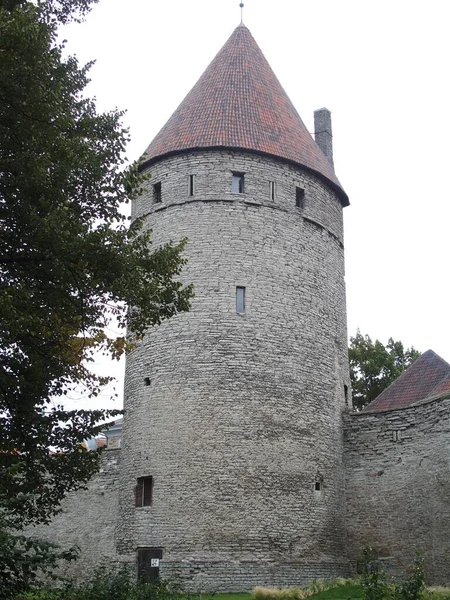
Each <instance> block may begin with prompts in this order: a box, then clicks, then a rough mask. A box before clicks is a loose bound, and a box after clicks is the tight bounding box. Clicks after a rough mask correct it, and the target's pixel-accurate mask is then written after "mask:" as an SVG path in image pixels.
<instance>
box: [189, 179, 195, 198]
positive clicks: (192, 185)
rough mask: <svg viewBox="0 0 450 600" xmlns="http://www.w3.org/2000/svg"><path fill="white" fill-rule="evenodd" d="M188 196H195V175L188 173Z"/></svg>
mask: <svg viewBox="0 0 450 600" xmlns="http://www.w3.org/2000/svg"><path fill="white" fill-rule="evenodd" d="M189 196H195V175H189Z"/></svg>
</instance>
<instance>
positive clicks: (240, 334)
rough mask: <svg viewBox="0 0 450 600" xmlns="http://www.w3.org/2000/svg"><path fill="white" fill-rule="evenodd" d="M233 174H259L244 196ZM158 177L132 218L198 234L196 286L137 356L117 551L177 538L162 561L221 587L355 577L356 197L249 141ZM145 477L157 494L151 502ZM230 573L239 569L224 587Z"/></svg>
mask: <svg viewBox="0 0 450 600" xmlns="http://www.w3.org/2000/svg"><path fill="white" fill-rule="evenodd" d="M232 173H243V174H244V178H245V186H244V193H243V194H233V193H232V188H231V178H232ZM151 174H152V179H151V181H150V182H149V185H148V191H147V193H145V194H144V195H143V196H142V197H141V198H140V199H139V200H138V201H137V202H136V203H135V205H134V206H133V218H137V217H142V218H143V219H144V225H145V227H148V228H151V229H152V230H153V239H154V243H155V244H156V245H158V244H162V243H164V242H167V241H169V240H174V241H178V240H179V239H180V238H182V237H184V236H187V237H188V238H189V242H188V245H187V249H186V256H187V258H188V264H187V266H186V268H185V269H184V271H183V275H182V278H183V280H184V281H185V282H192V283H193V284H194V286H195V294H196V295H195V299H194V301H193V306H192V310H191V312H189V313H187V314H182V315H179V316H177V317H175V318H173V319H171V320H170V321H168V322H165V323H163V324H162V325H161V326H159V327H156V328H153V329H152V330H151V331H149V332H148V334H146V336H145V338H144V340H143V341H142V342H141V344H140V345H139V347H138V348H136V349H135V350H134V351H133V352H132V353H131V354H130V356H129V357H128V360H127V367H126V383H125V417H124V426H123V442H122V453H123V467H124V468H123V472H122V478H121V484H120V485H121V490H120V513H119V519H118V529H117V548H118V552H119V553H120V554H123V553H127V554H128V555H129V556H130V557H131V556H133V555H134V553H135V551H136V549H137V548H138V547H162V548H163V558H162V561H161V573H163V574H164V573H169V572H170V573H172V572H180V573H181V572H183V573H184V576H185V577H186V579H187V580H190V581H191V582H193V583H194V584H195V582H196V581H200V580H201V581H203V582H204V583H205V581H206V580H207V586H208V588H209V589H220V586H222V588H221V589H231V588H230V586H233V585H234V587H235V589H242V587H251V586H252V585H253V584H254V583H255V582H256V580H258V581H257V583H260V584H264V583H270V582H271V581H272V580H273V575H270V573H272V571H273V572H278V574H279V575H278V576H279V577H280V579H279V581H280V583H281V579H282V577H281V573H282V569H285V570H287V571H288V572H290V573H295V577H294V576H293V579H295V578H296V581H298V580H299V579H302V578H303V579H307V578H308V577H310V578H314V577H316V576H317V574H318V573H319V572H320V575H321V576H324V575H325V572H324V571H327V572H329V573H330V575H333V574H335V572H336V570H339V572H342V569H341V566H342V564H343V563H345V564H347V563H346V560H345V552H346V544H345V508H344V474H343V464H342V455H343V447H342V411H343V410H344V409H345V406H346V397H345V387H344V386H349V381H348V364H347V339H346V318H345V289H344V258H343V234H342V208H341V205H340V202H339V200H338V198H337V196H336V194H335V193H334V191H332V190H331V189H329V188H328V187H327V185H326V184H325V183H324V182H323V181H321V180H320V179H318V178H316V177H315V176H313V175H311V174H309V173H307V172H306V171H303V170H301V169H299V168H297V167H294V166H290V165H287V164H285V163H282V162H281V161H276V160H272V159H270V158H267V157H263V156H257V155H252V154H249V153H240V152H229V151H202V152H200V151H198V152H191V153H186V154H183V155H177V156H173V157H169V158H166V159H165V160H162V161H160V162H158V163H155V164H153V165H152V166H151ZM190 175H194V177H195V193H194V195H193V196H190V195H189V191H190V190H189V185H190ZM159 182H160V183H161V201H160V202H157V201H155V196H154V194H153V189H152V186H153V185H154V184H156V183H159ZM270 182H274V184H275V198H274V199H273V200H272V198H271V195H270ZM296 187H301V188H302V189H304V190H305V194H304V205H303V207H297V206H296V204H295V198H296ZM236 286H244V287H245V288H246V310H245V314H238V313H237V312H236V303H235V297H236ZM147 378H148V379H147ZM148 380H150V385H147V383H148ZM145 476H152V477H153V481H154V491H153V503H152V506H149V507H140V508H136V507H135V501H134V488H135V485H136V481H137V479H138V478H139V477H145ZM318 483H320V485H319V487H320V489H319V490H316V484H318ZM217 565H220V567H217ZM218 569H219V570H221V572H222V574H223V573H226V572H227V570H228V572H229V573H230V574H231V573H233V575H232V576H230V577H228V578H226V579H227V583H226V584H225V583H223V581H222V579H220V578H219V577H218V575H217V572H218V571H217V570H218ZM238 573H241V574H242V577H238ZM293 579H292V582H293ZM233 582H234V583H233ZM224 586H225V587H224Z"/></svg>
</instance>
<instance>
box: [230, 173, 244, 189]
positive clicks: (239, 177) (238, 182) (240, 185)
mask: <svg viewBox="0 0 450 600" xmlns="http://www.w3.org/2000/svg"><path fill="white" fill-rule="evenodd" d="M231 193H232V194H243V193H244V173H233V176H232V179H231Z"/></svg>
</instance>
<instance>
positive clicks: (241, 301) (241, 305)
mask: <svg viewBox="0 0 450 600" xmlns="http://www.w3.org/2000/svg"><path fill="white" fill-rule="evenodd" d="M236 312H237V313H245V287H239V286H238V287H237V288H236Z"/></svg>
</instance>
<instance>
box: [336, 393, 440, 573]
mask: <svg viewBox="0 0 450 600" xmlns="http://www.w3.org/2000/svg"><path fill="white" fill-rule="evenodd" d="M344 448H345V469H346V492H347V499H346V502H347V533H348V542H349V549H350V552H351V555H352V556H353V557H356V556H357V555H358V553H359V552H360V550H361V548H362V546H363V545H365V544H370V545H371V546H373V547H374V548H375V549H376V550H377V551H378V552H379V553H380V556H381V557H383V559H384V561H385V563H386V565H387V566H388V567H389V568H391V569H392V570H393V572H394V574H395V573H398V572H399V571H401V570H402V568H403V567H405V566H407V565H408V564H410V563H411V561H412V560H413V558H414V552H415V548H417V549H418V550H420V552H421V553H422V554H423V555H424V556H425V559H426V563H425V567H426V576H427V580H428V581H429V582H430V583H434V584H445V583H447V584H449V583H450V468H449V467H450V398H445V397H444V398H441V399H438V400H434V401H431V402H427V403H424V404H421V405H418V406H414V407H410V408H405V409H401V410H396V411H389V412H384V413H378V414H353V415H349V416H347V417H346V419H345V442H344Z"/></svg>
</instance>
